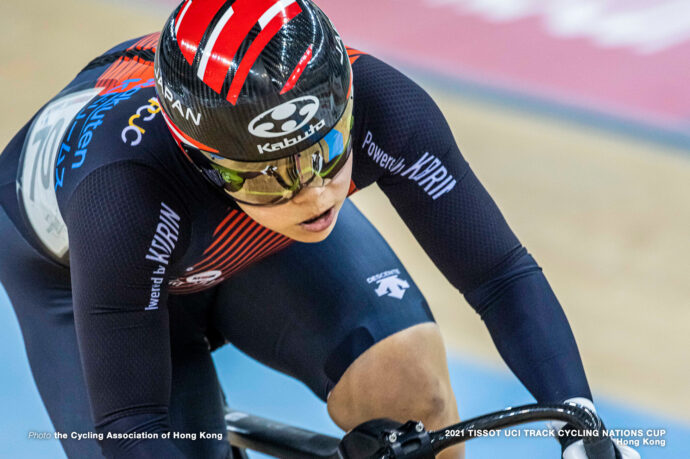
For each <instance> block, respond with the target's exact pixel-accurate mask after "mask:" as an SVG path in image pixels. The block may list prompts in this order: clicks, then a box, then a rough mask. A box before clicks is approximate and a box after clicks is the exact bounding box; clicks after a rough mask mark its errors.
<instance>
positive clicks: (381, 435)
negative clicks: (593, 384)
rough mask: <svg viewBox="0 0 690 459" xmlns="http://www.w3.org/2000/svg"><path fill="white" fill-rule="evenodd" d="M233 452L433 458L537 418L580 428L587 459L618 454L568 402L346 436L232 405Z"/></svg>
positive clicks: (342, 458)
mask: <svg viewBox="0 0 690 459" xmlns="http://www.w3.org/2000/svg"><path fill="white" fill-rule="evenodd" d="M225 420H226V424H227V430H228V439H229V441H230V444H231V445H232V446H233V457H239V458H247V457H248V456H247V455H246V451H245V450H247V449H249V450H253V451H257V452H261V453H264V454H268V455H271V456H275V457H280V458H286V459H432V458H434V457H435V456H436V454H438V453H440V452H441V451H443V450H444V449H446V448H448V447H450V446H453V445H457V444H460V443H463V442H465V441H467V440H470V439H473V438H479V437H482V436H487V435H486V432H488V431H493V430H498V429H504V428H506V427H513V426H517V425H520V424H525V423H530V422H537V421H564V422H566V423H567V424H570V425H571V426H573V427H574V428H575V429H577V430H578V431H579V432H581V435H582V438H583V440H584V446H585V451H586V452H587V456H588V458H589V459H615V457H616V453H615V452H614V448H613V444H612V442H611V441H609V440H608V438H607V437H606V435H605V433H604V426H603V424H602V422H601V420H600V419H599V417H598V416H597V415H596V414H595V413H594V412H592V411H590V410H588V409H586V408H582V407H579V406H576V405H570V404H562V405H557V404H553V405H550V404H532V405H524V406H519V407H515V408H507V409H505V410H502V411H497V412H494V413H490V414H486V415H484V416H479V417H476V418H473V419H470V420H467V421H464V422H460V423H458V424H455V425H452V426H448V427H446V428H443V429H439V430H435V431H430V430H427V429H426V428H425V427H424V425H423V424H422V423H421V422H417V421H408V422H406V423H404V424H401V423H399V422H395V421H392V420H390V419H376V420H372V421H368V422H365V423H363V424H361V425H359V426H357V427H356V428H354V429H352V430H351V431H350V432H348V433H347V434H346V435H345V436H344V437H343V438H342V439H340V438H335V437H331V436H328V435H323V434H320V433H316V432H312V431H309V430H305V429H301V428H298V427H294V426H291V425H287V424H283V423H280V422H276V421H272V420H269V419H265V418H261V417H258V416H254V415H251V414H247V413H244V412H241V411H233V410H229V411H228V412H227V414H226V416H225Z"/></svg>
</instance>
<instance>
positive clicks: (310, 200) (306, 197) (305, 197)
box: [292, 185, 326, 205]
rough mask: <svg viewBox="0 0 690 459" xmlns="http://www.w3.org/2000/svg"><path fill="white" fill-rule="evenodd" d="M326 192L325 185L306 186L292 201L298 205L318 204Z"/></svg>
mask: <svg viewBox="0 0 690 459" xmlns="http://www.w3.org/2000/svg"><path fill="white" fill-rule="evenodd" d="M325 192H326V187H325V186H311V185H310V186H306V187H304V188H302V189H301V190H300V192H299V193H297V194H296V195H295V197H294V198H292V201H293V202H294V203H295V204H298V205H304V204H317V203H318V202H319V200H320V199H321V198H322V197H323V196H324V193H325Z"/></svg>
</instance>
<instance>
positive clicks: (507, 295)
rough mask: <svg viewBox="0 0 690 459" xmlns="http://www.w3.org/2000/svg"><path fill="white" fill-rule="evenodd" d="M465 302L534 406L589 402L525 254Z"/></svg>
mask: <svg viewBox="0 0 690 459" xmlns="http://www.w3.org/2000/svg"><path fill="white" fill-rule="evenodd" d="M465 297H466V298H467V300H468V301H469V303H470V304H471V305H472V306H473V307H474V308H475V309H476V310H477V312H478V313H479V314H480V315H481V317H482V320H484V323H485V324H486V326H487V328H488V329H489V333H490V334H491V338H492V339H493V341H494V344H495V345H496V348H497V349H498V351H499V353H500V354H501V357H502V358H503V360H504V361H505V362H506V364H507V365H508V366H509V367H510V369H511V370H512V371H513V373H514V374H515V375H516V376H517V377H518V379H520V381H521V382H522V383H523V385H524V386H525V387H526V388H527V389H528V390H529V391H530V393H531V394H532V395H533V396H534V397H535V398H536V399H537V401H539V402H561V401H563V400H566V399H569V398H572V397H585V398H587V399H590V400H591V399H592V394H591V392H590V389H589V385H588V384H587V378H586V376H585V371H584V368H583V366H582V361H581V359H580V354H579V352H578V349H577V344H576V343H575V337H574V336H573V333H572V331H571V329H570V325H569V324H568V320H567V318H566V316H565V313H564V312H563V308H562V307H561V305H560V304H559V302H558V300H557V299H556V296H555V294H554V293H553V291H552V290H551V287H550V286H549V284H548V282H547V280H546V278H545V277H544V275H543V274H542V272H541V268H539V266H538V265H537V263H536V262H535V261H534V259H533V258H532V257H531V256H530V255H529V254H528V253H527V251H526V250H525V249H523V248H520V249H519V250H518V251H516V253H515V254H514V256H513V257H512V262H511V263H509V264H508V266H506V267H505V268H504V269H503V270H502V271H501V272H500V273H499V274H497V275H495V276H493V277H492V279H491V280H490V281H488V282H485V283H483V284H482V285H481V286H479V287H478V288H476V289H473V290H472V291H471V292H468V293H466V295H465Z"/></svg>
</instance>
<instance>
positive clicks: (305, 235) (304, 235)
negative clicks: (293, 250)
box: [286, 222, 335, 244]
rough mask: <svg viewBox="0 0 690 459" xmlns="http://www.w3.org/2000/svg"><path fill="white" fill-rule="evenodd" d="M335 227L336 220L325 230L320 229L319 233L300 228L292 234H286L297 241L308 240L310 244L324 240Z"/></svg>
mask: <svg viewBox="0 0 690 459" xmlns="http://www.w3.org/2000/svg"><path fill="white" fill-rule="evenodd" d="M334 227H335V222H333V224H332V225H331V226H329V227H328V228H326V229H325V230H323V231H319V232H318V233H311V232H309V231H305V230H303V229H301V228H299V229H298V230H297V231H295V232H294V234H291V235H286V236H288V237H289V238H290V239H294V240H295V241H297V242H306V243H310V244H314V243H317V242H321V241H324V240H325V239H326V238H327V237H328V236H329V235H330V234H331V232H332V231H333V228H334Z"/></svg>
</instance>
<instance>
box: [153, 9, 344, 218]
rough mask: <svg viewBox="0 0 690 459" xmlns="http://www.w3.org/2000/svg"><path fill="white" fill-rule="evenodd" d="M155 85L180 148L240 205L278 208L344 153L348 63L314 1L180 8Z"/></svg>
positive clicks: (160, 51) (165, 39) (167, 31)
mask: <svg viewBox="0 0 690 459" xmlns="http://www.w3.org/2000/svg"><path fill="white" fill-rule="evenodd" d="M155 78H156V91H157V93H158V98H159V101H160V104H161V107H162V111H163V114H164V118H165V121H166V123H167V124H168V127H169V128H170V131H171V132H172V133H173V135H174V137H175V139H176V141H177V142H178V144H180V146H181V147H182V148H183V149H184V151H185V152H186V154H187V156H188V157H189V159H191V160H192V162H194V164H195V165H196V166H197V167H198V168H199V169H201V170H202V172H203V173H204V175H205V176H206V177H207V178H208V179H209V180H211V181H212V182H213V183H215V184H216V185H218V186H220V187H222V188H223V189H224V190H225V191H226V192H227V193H228V194H230V196H232V197H233V198H235V199H237V200H240V201H244V202H247V203H250V204H259V205H262V204H263V205H265V204H276V203H279V202H283V201H284V200H286V199H289V198H290V197H291V196H293V195H294V194H296V193H297V192H298V191H299V189H301V187H302V186H303V185H306V184H308V183H307V182H310V181H311V180H312V179H314V178H316V179H317V180H316V182H314V183H317V182H319V183H323V179H324V178H329V176H332V175H333V171H334V170H335V169H337V170H340V167H341V166H339V167H337V168H335V167H334V166H335V165H337V164H334V162H335V163H344V162H345V159H343V158H346V156H347V154H348V153H349V147H350V142H349V140H350V132H351V128H352V124H353V123H352V70H351V67H350V61H349V59H348V56H347V51H346V49H345V46H344V45H343V43H342V40H341V39H340V36H339V35H338V33H337V32H336V30H335V28H334V27H333V25H332V24H331V22H330V20H329V19H328V18H327V17H326V15H325V14H324V13H323V12H322V11H321V10H320V9H319V8H318V7H317V6H316V5H315V4H314V3H313V2H312V1H311V0H187V1H185V2H183V3H182V4H181V5H179V6H178V7H177V9H176V10H175V11H174V12H173V13H172V15H171V16H170V18H169V19H168V21H167V23H166V24H165V27H164V29H163V31H162V33H161V36H160V41H159V43H158V48H157V52H156V57H155ZM336 160H337V161H336ZM252 163H253V164H252ZM329 174H330V175H329ZM276 183H278V184H279V185H280V190H278V186H277V185H276ZM317 184H318V183H317ZM247 193H249V195H253V196H249V195H247ZM260 196H263V197H260Z"/></svg>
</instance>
